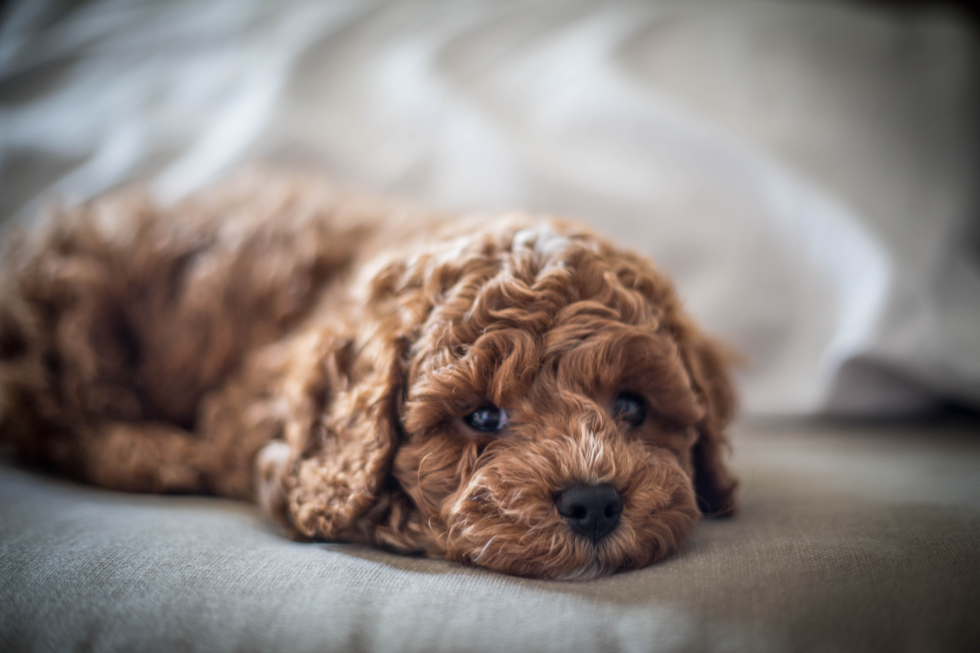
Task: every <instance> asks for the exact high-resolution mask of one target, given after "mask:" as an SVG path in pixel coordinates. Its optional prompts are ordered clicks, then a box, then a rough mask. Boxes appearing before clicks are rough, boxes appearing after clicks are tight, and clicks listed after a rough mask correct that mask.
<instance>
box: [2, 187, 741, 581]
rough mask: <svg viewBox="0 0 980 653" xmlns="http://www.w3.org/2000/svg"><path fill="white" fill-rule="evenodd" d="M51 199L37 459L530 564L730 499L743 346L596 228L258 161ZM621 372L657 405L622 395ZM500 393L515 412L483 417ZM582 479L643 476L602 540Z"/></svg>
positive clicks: (27, 424)
mask: <svg viewBox="0 0 980 653" xmlns="http://www.w3.org/2000/svg"><path fill="white" fill-rule="evenodd" d="M55 213H56V215H55V216H54V218H53V219H52V220H50V221H49V223H48V224H47V225H46V227H45V228H44V230H42V232H41V233H40V234H36V235H35V236H33V237H32V238H23V237H20V238H15V239H13V240H12V241H11V242H9V243H8V249H7V254H6V257H5V260H4V272H3V276H2V284H3V285H2V299H0V411H2V412H0V419H2V421H0V438H2V440H3V441H5V442H8V443H12V444H13V446H14V447H15V448H16V449H17V450H18V451H19V453H20V455H21V456H22V457H23V458H24V459H26V460H28V461H31V462H33V463H35V464H41V465H46V466H48V467H51V468H54V469H56V470H58V471H59V472H61V473H65V474H69V475H72V476H74V477H76V478H80V479H84V480H87V481H90V482H93V483H97V484H99V485H102V486H105V487H109V488H115V489H119V490H126V491H138V492H206V493H216V494H219V495H224V496H229V497H237V498H242V499H251V498H255V499H257V500H258V501H259V502H260V503H261V504H262V505H263V506H265V507H266V509H267V510H269V511H270V512H271V513H272V514H273V515H275V516H276V517H277V518H278V519H280V520H281V521H282V523H284V524H285V525H286V526H287V528H288V529H290V531H291V533H292V534H293V535H294V536H296V537H299V538H309V539H320V540H343V541H356V542H367V543H371V544H373V545H376V546H383V547H386V548H391V549H395V550H398V551H404V552H427V553H429V554H435V555H443V556H445V557H447V558H449V559H452V560H457V561H460V562H463V563H469V564H476V565H480V566H484V567H488V568H490V569H494V570H497V571H501V572H506V573H511V574H518V575H522V576H530V577H547V578H557V577H562V578H575V577H590V576H596V575H601V574H605V573H611V572H613V571H616V570H621V569H632V568H636V567H641V566H643V565H646V564H649V563H650V562H652V561H654V560H657V559H659V558H661V557H663V556H664V555H666V554H668V553H669V552H670V551H672V550H673V549H675V548H676V547H677V545H678V543H679V542H681V541H682V540H683V539H684V537H685V536H686V535H687V533H688V532H689V531H690V529H691V527H692V526H693V524H694V523H695V521H696V520H697V518H698V516H699V514H700V512H701V511H705V512H710V513H727V512H730V511H731V510H732V508H733V492H734V487H735V482H734V480H733V479H732V477H731V476H730V475H729V473H728V472H727V471H726V468H725V465H724V462H723V459H722V457H723V450H724V449H725V439H724V435H723V428H724V427H725V425H726V423H727V422H728V421H729V419H730V417H731V415H732V411H733V403H734V402H733V394H732V391H731V388H730V385H729V383H728V381H727V378H726V375H725V371H724V360H723V355H722V353H721V352H720V350H719V349H718V348H717V347H716V346H715V345H713V344H712V343H711V342H710V341H709V340H707V339H706V338H705V337H704V336H703V335H702V334H701V333H700V332H699V331H698V330H697V329H696V328H695V326H694V325H693V324H692V323H691V321H690V320H689V319H688V318H687V317H686V316H685V315H684V313H683V312H682V311H681V308H680V306H679V303H678V300H677V298H676V295H675V294H674V291H673V289H672V287H671V284H670V283H669V281H668V280H667V279H666V278H665V277H664V276H663V275H661V274H660V273H658V272H657V271H655V270H654V268H653V267H652V266H651V265H650V264H649V263H648V262H647V261H646V260H645V259H643V258H642V257H640V256H637V255H635V254H632V253H629V252H627V251H623V250H621V249H618V248H616V247H614V246H612V245H610V244H609V243H607V242H606V241H604V240H602V239H601V238H599V237H598V236H596V235H595V234H594V233H592V232H591V231H589V230H588V229H586V228H584V227H581V226H578V225H574V224H570V223H567V222H563V221H559V220H555V219H551V218H541V217H534V216H528V215H522V214H513V215H503V216H494V217H490V218H486V217H484V218H481V217H471V218H468V219H462V220H460V219H457V220H446V219H443V218H440V217H439V216H432V215H421V214H417V213H412V212H411V211H407V210H404V209H399V208H395V207H392V206H390V205H386V204H382V203H379V202H374V201H371V200H367V199H364V198H360V197H356V196H353V195H349V194H345V193H342V192H339V191H336V190H332V189H329V188H326V187H323V186H321V185H317V184H316V183H315V182H313V181H310V180H303V179H297V178H270V177H268V176H263V175H252V176H247V177H244V178H239V179H237V180H236V181H233V182H230V183H227V184H225V185H224V186H222V187H219V188H216V189H212V190H210V191H208V192H205V193H202V194H200V195H198V196H195V197H192V198H190V199H188V200H186V201H184V202H182V203H179V204H177V205H176V206H172V207H169V208H166V207H160V206H157V205H155V204H154V203H153V202H151V201H150V200H149V199H147V197H146V195H145V194H143V193H140V192H137V191H130V192H122V193H116V194H110V195H109V196H107V197H104V198H102V199H99V200H96V201H93V202H90V203H87V204H85V205H82V206H80V207H78V208H75V209H73V210H68V211H56V212H55ZM419 224H424V225H425V226H424V228H423V227H419V226H418V225H419ZM623 390H629V391H631V392H635V393H638V394H640V395H642V397H643V398H644V399H645V401H646V402H647V405H648V408H649V416H648V417H647V419H646V420H645V422H644V423H643V424H641V425H639V426H636V427H630V426H628V425H626V424H624V423H622V422H620V421H617V420H616V419H614V417H613V416H612V414H611V405H612V402H613V401H614V398H615V396H616V394H617V393H618V392H620V391H623ZM487 402H492V403H493V404H496V405H498V406H501V407H503V408H505V409H507V410H508V414H509V425H508V427H507V429H506V430H505V431H503V432H501V433H499V434H494V435H495V436H496V437H489V436H488V435H487V434H485V433H478V432H475V431H473V430H471V429H469V427H467V426H466V425H465V424H464V422H463V421H462V419H461V416H463V415H466V414H467V413H469V412H471V411H473V410H474V409H476V408H478V407H480V406H481V405H483V404H485V403H487ZM573 483H588V484H598V483H609V484H612V485H613V486H614V487H615V488H616V489H617V490H618V491H619V493H620V494H621V496H622V498H623V502H624V513H623V516H622V519H621V523H620V524H619V526H618V528H617V529H616V530H615V532H613V533H612V534H611V535H609V536H608V537H606V538H605V539H602V540H600V541H599V544H598V545H594V544H593V543H592V542H591V541H590V540H589V539H587V538H584V537H581V536H579V535H576V534H575V533H574V532H572V530H571V529H570V528H569V527H568V525H567V524H566V523H565V522H564V521H563V519H562V518H561V516H560V515H559V513H558V511H557V509H556V507H555V496H556V494H557V493H558V492H560V491H561V490H562V489H563V488H566V487H568V486H570V485H571V484H573Z"/></svg>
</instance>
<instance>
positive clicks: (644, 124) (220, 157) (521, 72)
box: [0, 0, 980, 414]
mask: <svg viewBox="0 0 980 653" xmlns="http://www.w3.org/2000/svg"><path fill="white" fill-rule="evenodd" d="M8 4H9V9H8V15H7V19H6V20H4V21H3V23H2V26H0V218H4V219H12V220H20V221H28V220H31V219H33V216H34V215H35V214H36V212H37V211H38V210H39V209H40V208H41V207H42V206H43V205H44V203H45V202H47V201H49V200H50V199H51V197H52V196H55V195H57V196H60V197H62V198H64V199H65V200H66V201H78V200H80V199H84V198H88V197H91V196H93V195H95V194H98V193H100V192H103V191H105V190H107V189H110V188H113V187H116V186H118V185H119V184H121V183H124V182H126V181H131V180H137V179H147V178H149V179H153V180H154V183H155V185H156V188H157V190H158V192H159V193H160V195H161V196H162V197H165V198H171V197H176V196H179V195H181V194H183V193H186V192H188V191H189V190H192V189H193V188H196V187H199V186H202V185H206V184H207V183H208V182H209V181H211V180H213V179H214V178H215V177H217V176H220V175H222V174H225V173H226V172H228V171H231V170H233V169H235V168H237V167H240V166H242V165H246V164H254V163H262V164H271V165H277V166H281V165H289V166H298V167H303V168H306V169H313V170H316V171H322V172H323V173H324V174H327V175H330V176H332V177H335V178H337V179H340V180H342V181H344V182H347V183H350V184H354V185H356V186H360V187H362V188H365V189H367V190H369V191H372V192H381V193H391V194H396V195H401V196H405V197H408V198H412V199H414V200H419V201H421V202H424V203H426V204H431V205H434V206H436V207H446V208H458V209H479V210H491V209H498V208H506V209H509V208H514V207H517V208H522V209H533V210H537V211H543V212H554V213H561V214H565V215H568V216H572V217H577V218H580V219H582V220H585V221H587V222H589V223H592V224H593V225H595V226H596V227H598V228H599V229H600V230H601V231H602V232H604V233H606V234H608V235H610V236H611V237H613V238H614V239H615V240H617V241H619V242H620V243H623V244H625V245H629V246H631V247H634V248H637V249H639V250H642V251H643V252H644V253H646V254H648V255H651V256H652V257H653V258H654V260H655V261H656V262H657V263H658V264H659V265H660V266H661V267H662V268H664V269H665V270H666V271H667V272H668V273H669V274H670V275H672V276H673V277H674V278H675V279H676V281H677V283H678V286H679V288H680V290H681V293H682V295H683V296H684V298H685V299H686V303H687V305H688V307H689V308H690V310H691V311H692V312H693V314H694V315H695V317H696V318H697V319H698V320H699V321H700V322H701V323H702V324H703V325H704V326H705V327H706V328H707V329H708V330H710V331H711V332H713V333H716V334H717V335H719V336H721V337H723V338H724V339H726V340H727V341H729V342H730V343H731V344H732V345H733V346H734V347H735V348H736V349H738V350H739V351H741V352H742V353H743V354H745V356H746V358H747V359H748V361H749V365H748V366H747V367H746V368H745V369H744V370H743V371H742V373H741V377H740V385H741V389H742V396H743V404H744V406H745V408H746V410H748V411H753V412H762V413H788V414H801V413H803V414H806V413H815V412H834V413H901V412H913V411H916V410H925V409H929V408H930V407H934V406H936V405H937V404H940V403H943V402H946V401H955V402H959V403H962V404H966V405H970V406H974V407H980V329H977V328H976V325H977V324H978V323H980V271H978V270H980V227H978V224H980V195H978V193H977V184H976V180H977V178H978V176H980V158H978V157H980V131H978V130H980V121H977V119H976V117H977V116H978V115H980V47H978V44H977V39H976V37H975V35H974V34H973V33H971V31H970V30H969V29H968V27H967V25H965V24H964V23H962V22H960V21H958V20H957V19H956V17H955V16H954V15H953V14H951V13H949V12H946V11H943V10H942V9H941V8H939V9H937V8H934V7H933V8H929V5H928V3H923V7H924V8H920V10H918V11H912V10H898V9H889V8H888V7H887V6H883V5H884V3H865V2H858V3H845V2H823V1H820V2H804V1H794V2H785V1H748V2H741V1H738V2H735V1H733V2H706V1H693V0H684V1H683V2H679V1H677V2H671V1H660V2H619V1H617V2H575V1H570V2H556V1H538V2H497V1H496V0H487V1H485V2H468V3H459V2H441V1H434V0H410V1H408V2H403V1H398V2H365V1H361V0H357V1H350V2H346V1H339V2H298V1H295V0H292V1H287V0H280V1H277V2H265V1H264V0H213V1H210V2H199V1H196V0H172V1H168V2H157V1H156V0H128V1H126V0H100V1H98V2H87V3H71V2H61V1H58V0H26V1H23V2H13V3H8Z"/></svg>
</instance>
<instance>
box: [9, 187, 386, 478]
mask: <svg viewBox="0 0 980 653" xmlns="http://www.w3.org/2000/svg"><path fill="white" fill-rule="evenodd" d="M378 219H379V207H378V206H377V205H376V204H372V203H371V202H370V201H368V200H362V199H360V198H357V197H355V196H351V195H348V194H345V193H342V192H339V191H335V190H331V189H329V188H325V187H323V186H322V185H318V184H315V183H313V182H311V181H309V180H302V179H297V178H289V179H285V178H276V179H269V178H267V177H264V176H263V177H260V176H259V175H257V174H256V175H252V176H244V177H239V178H238V179H237V180H235V181H233V182H230V183H228V184H226V185H225V186H223V187H220V188H218V189H214V190H211V191H208V192H207V193H206V194H203V195H199V196H197V197H194V198H191V199H189V200H187V201H185V202H182V203H179V204H177V205H175V206H173V207H169V208H163V207H160V206H157V205H155V204H154V203H153V202H152V201H151V200H150V199H149V198H148V194H147V193H145V192H142V191H124V192H121V193H116V194H110V195H108V196H107V197H105V198H103V199H99V200H95V201H93V202H90V203H87V204H85V205H82V206H80V207H78V208H75V209H72V210H67V211H62V210H56V211H55V212H54V215H53V216H52V217H51V219H50V221H49V222H48V223H47V224H46V225H45V226H44V227H43V229H42V230H41V231H40V233H37V234H34V235H32V236H31V237H23V236H17V237H15V238H13V239H11V241H10V242H8V243H7V251H6V254H5V256H4V261H3V264H4V268H3V276H2V282H0V283H2V295H0V441H3V442H4V443H8V444H12V445H13V446H14V448H15V449H17V450H18V452H19V453H20V455H21V456H22V458H24V459H26V460H27V461H29V462H33V463H35V464H41V465H46V466H51V467H53V468H55V469H57V470H58V471H60V472H62V473H66V474H70V475H72V476H75V477H79V478H83V479H85V480H89V481H93V482H96V483H99V484H102V485H107V486H110V487H117V488H118V489H125V490H137V491H180V492H197V491H219V492H221V493H225V494H235V495H238V494H244V493H247V492H248V489H247V486H248V481H247V478H248V477H249V476H250V475H251V470H250V469H247V470H237V471H236V473H237V474H238V475H240V476H241V477H242V478H243V479H246V480H242V481H240V482H237V483H232V484H231V486H229V487H228V488H222V487H214V485H213V483H211V482H210V481H209V480H208V479H207V478H205V476H206V475H204V474H202V473H201V467H202V465H204V462H202V461H201V460H199V459H201V458H214V456H215V455H217V454H216V453H215V452H214V451H205V450H204V444H203V441H204V440H205V438H204V437H203V435H204V434H202V433H200V428H201V426H200V424H198V422H199V420H200V417H201V416H200V410H201V404H202V399H203V398H204V397H205V396H207V395H208V394H209V393H216V392H220V391H224V390H225V386H226V385H228V384H229V382H231V380H233V378H234V377H235V376H236V375H241V374H242V367H243V364H244V361H245V358H246V354H247V353H249V352H256V351H257V350H258V349H260V348H261V347H262V346H264V345H266V344H269V343H273V342H275V341H277V340H279V339H280V338H282V337H283V336H284V335H286V334H287V333H289V332H290V331H291V330H292V329H294V328H295V327H296V325H297V324H298V323H300V322H301V321H302V320H303V319H304V318H305V317H306V316H307V315H308V314H309V313H310V312H311V311H313V310H316V307H317V306H318V305H321V304H322V303H323V302H326V301H329V295H330V292H329V288H330V287H331V285H332V282H334V281H336V280H338V279H339V278H342V277H343V276H344V275H345V274H346V273H347V272H348V270H349V268H350V267H351V265H352V262H353V261H354V259H355V257H356V256H357V255H358V253H359V252H360V251H361V250H362V249H363V244H364V242H365V241H366V240H367V239H370V238H371V237H372V234H373V233H374V232H375V231H376V226H377V221H378ZM262 437H265V436H260V437H258V439H259V440H261V439H262ZM246 440H247V438H244V437H243V443H242V448H243V449H254V448H255V447H260V446H261V444H262V443H261V442H253V443H246V442H245V441H246ZM253 454H254V450H252V451H242V452H240V454H239V455H236V459H237V458H241V459H242V461H243V464H246V465H247V464H249V463H248V461H249V460H250V458H251V457H252V455H253ZM204 466H206V465H204Z"/></svg>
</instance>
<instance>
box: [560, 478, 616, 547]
mask: <svg viewBox="0 0 980 653" xmlns="http://www.w3.org/2000/svg"><path fill="white" fill-rule="evenodd" d="M555 504H556V505H557V507H558V513H559V514H560V515H561V516H562V517H564V518H565V521H567V522H568V525H569V526H570V527H571V528H572V530H573V531H575V532H576V533H578V534H579V535H584V536H585V537H587V538H589V539H590V540H592V541H593V542H595V543H597V542H599V540H601V539H602V538H604V537H605V536H606V535H609V533H612V532H613V530H615V528H616V526H617V525H618V524H619V516H620V515H622V514H623V500H622V498H621V497H620V496H619V492H617V491H616V488H614V487H613V486H611V485H573V486H572V487H570V488H568V489H567V490H565V491H563V492H562V493H560V494H559V495H558V496H557V497H556V498H555Z"/></svg>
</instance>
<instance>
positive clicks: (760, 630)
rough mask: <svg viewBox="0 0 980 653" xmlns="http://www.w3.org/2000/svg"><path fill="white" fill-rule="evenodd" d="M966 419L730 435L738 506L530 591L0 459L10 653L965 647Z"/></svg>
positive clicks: (471, 572) (774, 427)
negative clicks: (614, 562)
mask: <svg viewBox="0 0 980 653" xmlns="http://www.w3.org/2000/svg"><path fill="white" fill-rule="evenodd" d="M977 430H978V429H977V425H976V424H960V425H946V426H929V425H910V426H899V427H896V426H888V427H882V426H853V425H852V426H841V425H828V424H820V423H789V422H786V423H774V422H748V423H742V424H740V425H738V426H737V427H736V429H735V436H734V441H735V452H736V455H735V456H734V458H733V460H734V465H735V468H736V469H737V471H738V473H739V475H740V477H741V480H742V487H741V511H740V513H739V514H738V516H736V517H735V518H733V519H729V520H720V521H707V522H703V523H702V524H700V525H699V526H698V528H697V530H696V533H695V535H694V537H693V538H692V539H691V540H690V541H689V542H688V544H687V545H686V546H685V547H684V548H683V550H682V551H681V552H680V553H679V554H677V555H675V556H673V557H672V558H670V559H668V560H666V561H665V562H663V563H661V564H658V565H655V566H653V567H650V568H647V569H644V570H642V571H637V572H631V573H626V574H620V575H617V576H614V577H611V578H606V579H602V580H598V581H589V582H543V581H529V580H522V579H517V578H511V577H507V576H501V575H497V574H493V573H489V572H485V571H481V570H475V569H468V568H464V567H461V566H458V565H455V564H452V563H448V562H444V561H441V560H426V559H417V558H406V557H401V556H396V555H390V554H386V553H382V552H378V551H373V550H369V549H365V548H361V547H356V546H350V545H336V544H298V543H295V542H290V541H288V540H286V539H283V538H282V537H281V536H280V535H279V534H278V533H277V531H276V528H275V526H274V525H273V524H271V523H270V522H269V521H267V520H266V519H265V518H264V517H263V516H262V515H261V514H260V513H259V512H258V511H257V510H255V509H254V508H253V507H252V506H249V505H245V504H237V503H232V502H227V501H223V500H215V499H208V498H199V497H145V496H135V495H121V494H114V493H111V492H104V491H101V490H98V489H93V488H88V487H82V486H78V485H74V484H72V483H69V482H65V481H62V480H57V479H51V478H46V477H43V476H40V475H37V474H34V473H31V472H27V471H24V470H21V469H17V468H16V467H13V466H12V465H9V464H8V465H5V466H4V467H3V468H0V579H2V580H0V641H2V642H3V647H2V648H3V649H4V650H11V651H22V650H72V649H74V650H87V651H88V650H90V651H108V650H149V651H175V650H200V651H226V650H227V651H232V650H236V651H252V650H280V651H327V650H358V651H390V650H405V651H466V650H474V651H495V650H500V651H606V650H609V651H620V650H621V651H648V650H657V651H673V650H722V651H765V650H823V651H851V650H853V651H867V650H880V651H903V650H906V651H926V650H964V651H966V650H980V621H978V620H977V618H976V610H977V607H978V606H980V556H978V555H977V551H978V550H980V439H978V438H977V437H976V431H977Z"/></svg>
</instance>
